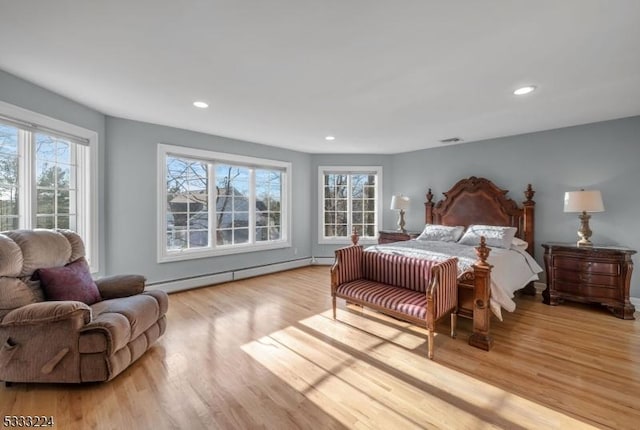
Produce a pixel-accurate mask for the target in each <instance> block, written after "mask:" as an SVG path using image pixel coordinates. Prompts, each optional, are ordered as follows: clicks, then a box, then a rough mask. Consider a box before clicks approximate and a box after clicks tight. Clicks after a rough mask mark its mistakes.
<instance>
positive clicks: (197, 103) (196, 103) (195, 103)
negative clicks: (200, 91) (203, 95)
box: [193, 102, 209, 109]
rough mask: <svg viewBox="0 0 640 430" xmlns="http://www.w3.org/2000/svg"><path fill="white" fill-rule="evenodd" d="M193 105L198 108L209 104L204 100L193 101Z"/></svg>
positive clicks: (203, 107) (206, 106) (204, 107)
mask: <svg viewBox="0 0 640 430" xmlns="http://www.w3.org/2000/svg"><path fill="white" fill-rule="evenodd" d="M193 105H194V106H195V107H197V108H200V109H206V108H208V107H209V104H208V103H205V102H193Z"/></svg>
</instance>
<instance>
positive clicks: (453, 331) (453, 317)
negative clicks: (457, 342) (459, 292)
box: [451, 312, 458, 339]
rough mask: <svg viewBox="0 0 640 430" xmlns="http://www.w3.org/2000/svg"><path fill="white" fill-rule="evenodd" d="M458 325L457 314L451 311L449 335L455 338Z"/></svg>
mask: <svg viewBox="0 0 640 430" xmlns="http://www.w3.org/2000/svg"><path fill="white" fill-rule="evenodd" d="M457 327H458V314H457V313H456V312H451V337H452V338H454V339H455V338H456V328H457Z"/></svg>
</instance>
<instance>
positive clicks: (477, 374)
mask: <svg viewBox="0 0 640 430" xmlns="http://www.w3.org/2000/svg"><path fill="white" fill-rule="evenodd" d="M516 300H517V304H518V309H517V311H516V312H515V313H513V314H509V313H507V312H505V321H504V322H502V323H500V322H498V321H496V320H494V321H493V327H492V330H493V333H494V336H495V341H496V342H495V345H496V346H495V348H494V349H493V350H492V351H491V352H488V353H487V352H485V351H481V350H479V349H476V348H473V347H470V346H469V345H468V344H467V342H466V339H467V336H468V335H469V333H470V329H471V322H470V321H468V320H465V319H460V320H459V324H458V325H459V330H458V338H457V339H451V338H450V337H448V335H447V333H448V324H447V323H446V322H445V323H443V325H441V326H439V330H438V331H439V334H438V335H437V336H436V341H435V360H434V361H429V360H428V359H427V358H426V352H427V351H426V337H425V332H424V330H422V329H420V328H417V327H415V326H412V325H410V324H406V323H403V322H400V321H397V320H395V319H392V318H388V317H385V316H383V315H381V314H378V313H375V312H371V311H367V310H364V311H361V310H360V309H358V308H353V309H351V308H349V309H347V308H346V307H345V305H344V302H342V303H340V308H339V310H338V321H333V320H332V319H331V311H330V308H331V307H330V297H329V269H328V268H327V267H317V266H316V267H308V268H302V269H297V270H293V271H289V272H283V273H278V274H273V275H268V276H263V277H258V278H252V279H246V280H242V281H237V282H234V283H228V284H223V285H217V286H213V287H208V288H202V289H198V290H192V291H187V292H182V293H177V294H173V295H171V296H170V307H169V315H168V329H167V333H166V334H165V335H164V336H163V337H162V338H161V339H160V341H159V342H158V343H157V344H156V346H155V347H153V348H152V349H151V350H150V351H148V352H147V354H145V355H144V356H143V357H142V358H141V359H140V360H138V361H137V362H136V363H135V364H134V365H133V366H132V367H131V368H129V369H128V370H127V371H125V372H124V373H123V374H121V375H120V376H118V377H117V378H116V379H115V380H114V381H111V382H108V383H102V384H89V385H72V386H67V385H25V384H16V385H14V386H13V387H9V388H7V387H4V385H2V386H1V387H0V419H1V418H3V417H4V416H5V415H51V416H53V417H54V419H55V422H56V426H55V428H59V429H76V428H77V429H89V428H91V429H110V428H113V429H127V428H129V429H164V428H180V429H203V428H220V429H253V428H269V429H288V428H304V429H314V430H315V429H341V428H356V429H366V428H383V429H409V428H445V429H457V428H466V429H484V428H508V429H523V428H540V429H551V428H558V429H578V428H591V427H592V426H595V427H600V428H614V429H633V428H636V429H637V428H639V427H640V321H638V320H636V321H624V320H619V319H617V318H614V317H613V316H612V315H610V314H609V313H608V312H607V311H606V310H603V309H600V308H598V307H592V306H588V305H580V304H563V305H561V306H557V307H550V306H546V305H543V304H542V303H541V302H540V300H541V298H540V295H538V296H537V297H535V298H533V297H520V298H517V299H516ZM636 317H640V315H639V314H638V313H636ZM1 425H2V424H0V426H1Z"/></svg>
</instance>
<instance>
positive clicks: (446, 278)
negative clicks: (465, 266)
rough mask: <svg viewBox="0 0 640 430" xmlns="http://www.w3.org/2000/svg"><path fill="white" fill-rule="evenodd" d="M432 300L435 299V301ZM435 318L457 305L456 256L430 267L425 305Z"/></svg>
mask: <svg viewBox="0 0 640 430" xmlns="http://www.w3.org/2000/svg"><path fill="white" fill-rule="evenodd" d="M434 301H437V303H435V302H434ZM430 306H433V308H431V309H429V310H430V311H431V312H433V315H434V316H435V318H436V319H438V318H440V317H441V316H442V315H444V314H445V313H447V312H449V311H450V310H451V309H455V308H456V307H457V306H458V258H457V257H453V258H449V259H448V260H445V261H443V262H441V263H438V264H436V265H435V266H433V267H432V268H431V283H430V284H429V286H428V288H427V307H428V308H429V307H430Z"/></svg>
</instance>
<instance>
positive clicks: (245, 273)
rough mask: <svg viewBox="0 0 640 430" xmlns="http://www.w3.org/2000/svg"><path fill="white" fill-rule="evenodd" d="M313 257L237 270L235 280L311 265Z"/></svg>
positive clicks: (234, 273) (234, 275)
mask: <svg viewBox="0 0 640 430" xmlns="http://www.w3.org/2000/svg"><path fill="white" fill-rule="evenodd" d="M311 260H312V259H311V258H301V259H300V260H293V261H286V262H284V263H275V264H268V265H266V266H258V267H252V268H250V269H243V270H236V271H234V272H231V273H233V280H234V281H235V280H238V279H245V278H252V277H254V276H260V275H266V274H268V273H275V272H282V271H284V270H291V269H297V268H298V267H304V266H310V265H311Z"/></svg>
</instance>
